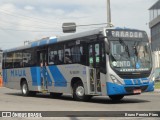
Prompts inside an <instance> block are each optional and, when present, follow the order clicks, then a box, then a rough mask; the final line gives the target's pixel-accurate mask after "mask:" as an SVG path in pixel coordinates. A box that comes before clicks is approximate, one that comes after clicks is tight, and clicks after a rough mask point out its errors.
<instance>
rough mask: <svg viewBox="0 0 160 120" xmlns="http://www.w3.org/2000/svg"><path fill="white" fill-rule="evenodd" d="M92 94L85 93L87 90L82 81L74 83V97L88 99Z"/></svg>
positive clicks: (79, 99)
mask: <svg viewBox="0 0 160 120" xmlns="http://www.w3.org/2000/svg"><path fill="white" fill-rule="evenodd" d="M91 97H92V96H89V95H85V90H84V87H83V84H82V82H77V83H75V84H74V85H73V98H74V99H75V100H77V101H88V100H90V99H91Z"/></svg>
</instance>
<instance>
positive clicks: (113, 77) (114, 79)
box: [110, 75, 122, 85]
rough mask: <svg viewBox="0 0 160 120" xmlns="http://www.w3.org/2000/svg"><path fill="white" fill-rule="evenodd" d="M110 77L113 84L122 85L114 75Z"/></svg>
mask: <svg viewBox="0 0 160 120" xmlns="http://www.w3.org/2000/svg"><path fill="white" fill-rule="evenodd" d="M110 77H111V79H112V81H113V82H114V83H116V84H119V85H121V84H122V83H121V82H120V81H119V80H118V79H117V78H116V77H115V76H114V75H110Z"/></svg>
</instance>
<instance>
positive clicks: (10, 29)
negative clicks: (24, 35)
mask: <svg viewBox="0 0 160 120" xmlns="http://www.w3.org/2000/svg"><path fill="white" fill-rule="evenodd" d="M0 29H1V30H9V31H21V32H23V31H27V32H61V31H38V30H22V29H12V28H0Z"/></svg>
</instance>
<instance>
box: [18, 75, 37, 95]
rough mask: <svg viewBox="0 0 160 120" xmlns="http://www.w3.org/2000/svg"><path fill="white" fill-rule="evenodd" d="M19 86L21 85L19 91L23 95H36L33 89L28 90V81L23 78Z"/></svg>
mask: <svg viewBox="0 0 160 120" xmlns="http://www.w3.org/2000/svg"><path fill="white" fill-rule="evenodd" d="M20 87H21V92H22V95H23V96H35V95H36V92H35V91H30V90H29V87H28V82H27V80H26V79H25V78H22V79H21V82H20Z"/></svg>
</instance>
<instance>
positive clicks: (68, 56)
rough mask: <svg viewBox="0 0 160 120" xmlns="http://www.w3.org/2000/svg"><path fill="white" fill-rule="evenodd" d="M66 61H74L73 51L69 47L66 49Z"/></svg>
mask: <svg viewBox="0 0 160 120" xmlns="http://www.w3.org/2000/svg"><path fill="white" fill-rule="evenodd" d="M64 63H72V59H71V51H70V49H69V48H68V49H65V57H64Z"/></svg>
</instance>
